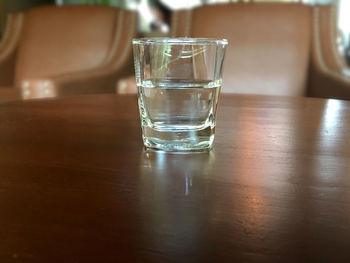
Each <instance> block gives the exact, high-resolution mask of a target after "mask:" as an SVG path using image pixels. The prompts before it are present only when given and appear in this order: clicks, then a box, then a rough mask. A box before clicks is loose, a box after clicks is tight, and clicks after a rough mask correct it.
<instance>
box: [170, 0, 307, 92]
mask: <svg viewBox="0 0 350 263" xmlns="http://www.w3.org/2000/svg"><path fill="white" fill-rule="evenodd" d="M311 24H312V9H311V7H309V6H306V5H302V4H281V3H236V4H218V5H214V6H213V5H207V6H203V7H199V8H196V9H193V10H182V11H178V12H175V13H174V15H173V17H172V28H171V36H173V37H175V36H176V37H185V36H191V37H209V38H226V39H228V41H229V45H228V47H227V52H226V58H225V65H224V73H223V74H224V78H223V88H222V91H223V92H228V93H253V94H273V95H291V96H302V95H305V93H306V86H307V75H308V68H309V61H310V58H309V57H310V46H311V36H312V27H311Z"/></svg>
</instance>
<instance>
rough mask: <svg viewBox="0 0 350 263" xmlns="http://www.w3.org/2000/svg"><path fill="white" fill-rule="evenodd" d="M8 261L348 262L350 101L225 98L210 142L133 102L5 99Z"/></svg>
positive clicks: (3, 235)
mask: <svg viewBox="0 0 350 263" xmlns="http://www.w3.org/2000/svg"><path fill="white" fill-rule="evenodd" d="M0 120H1V122H0V262H349V261H350V252H349V247H350V224H349V222H350V103H349V102H346V101H340V100H322V99H312V98H288V97H269V96H243V95H223V96H221V98H220V103H219V111H218V120H217V130H216V139H215V142H214V150H213V151H212V152H211V153H209V154H165V153H159V152H158V153H157V152H149V151H145V150H144V149H143V147H142V141H141V131H140V125H139V117H138V109H137V102H136V98H135V97H133V96H114V95H98V96H85V97H76V98H65V99H61V100H40V101H27V102H15V103H6V104H5V103H3V104H0Z"/></svg>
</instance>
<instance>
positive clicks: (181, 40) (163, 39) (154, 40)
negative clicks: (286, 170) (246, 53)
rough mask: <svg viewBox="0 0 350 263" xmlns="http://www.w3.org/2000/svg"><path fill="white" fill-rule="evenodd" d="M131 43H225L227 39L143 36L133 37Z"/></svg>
mask: <svg viewBox="0 0 350 263" xmlns="http://www.w3.org/2000/svg"><path fill="white" fill-rule="evenodd" d="M132 44H133V45H135V44H136V45H137V44H167V45H169V44H170V45H184V44H185V45H186V44H187V45H218V44H221V45H227V44H228V41H227V39H224V38H223V39H219V38H191V37H144V38H133V40H132Z"/></svg>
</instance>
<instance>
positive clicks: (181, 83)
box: [138, 79, 220, 151]
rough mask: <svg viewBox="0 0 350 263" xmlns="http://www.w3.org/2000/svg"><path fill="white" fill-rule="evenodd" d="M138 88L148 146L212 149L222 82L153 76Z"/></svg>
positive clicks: (162, 148) (177, 149) (183, 149)
mask: <svg viewBox="0 0 350 263" xmlns="http://www.w3.org/2000/svg"><path fill="white" fill-rule="evenodd" d="M138 89H139V92H138V96H139V107H140V113H141V114H140V115H141V123H142V129H143V140H144V143H145V146H147V147H150V148H156V149H161V150H166V151H196V150H198V151H203V149H207V150H210V148H211V146H212V143H213V140H214V135H215V132H214V131H215V114H216V108H217V103H218V97H219V93H220V82H213V81H208V80H181V79H150V80H145V81H143V82H142V84H141V85H139V86H138Z"/></svg>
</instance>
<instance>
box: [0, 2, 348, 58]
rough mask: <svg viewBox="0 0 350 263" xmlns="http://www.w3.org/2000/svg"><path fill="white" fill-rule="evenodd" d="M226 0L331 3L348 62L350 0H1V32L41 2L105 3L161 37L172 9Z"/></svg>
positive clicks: (141, 28) (141, 30) (141, 29)
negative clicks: (11, 18) (11, 16)
mask: <svg viewBox="0 0 350 263" xmlns="http://www.w3.org/2000/svg"><path fill="white" fill-rule="evenodd" d="M227 2H301V3H304V4H310V5H326V4H333V5H335V6H336V8H337V17H338V18H337V21H338V29H339V30H338V47H339V52H340V53H341V55H342V56H344V58H345V59H346V61H347V63H348V64H349V65H350V16H349V13H350V1H349V0H0V9H1V24H0V34H2V33H3V29H4V26H5V23H6V15H7V14H8V13H11V12H19V11H25V10H27V9H29V8H31V7H35V6H40V5H48V4H54V5H105V6H114V7H120V8H124V9H127V10H134V11H137V12H138V14H139V20H138V21H139V22H138V31H139V33H140V34H141V35H144V36H162V35H164V36H165V35H166V34H167V33H168V32H169V23H170V14H171V11H174V10H179V9H191V8H194V7H197V6H201V5H210V4H217V3H227Z"/></svg>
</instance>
